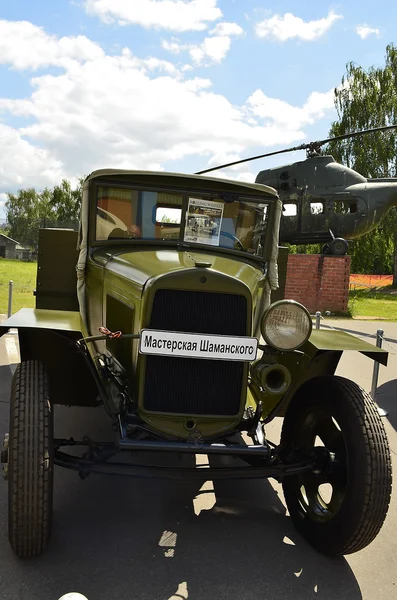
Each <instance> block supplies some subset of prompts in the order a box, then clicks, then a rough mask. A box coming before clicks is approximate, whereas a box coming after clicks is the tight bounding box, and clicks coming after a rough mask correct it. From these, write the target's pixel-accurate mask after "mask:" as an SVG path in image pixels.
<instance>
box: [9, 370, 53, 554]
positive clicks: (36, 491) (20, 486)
mask: <svg viewBox="0 0 397 600" xmlns="http://www.w3.org/2000/svg"><path fill="white" fill-rule="evenodd" d="M10 404H11V405H10V438H9V454H8V535H9V540H10V544H11V547H12V549H13V550H14V552H15V554H17V556H19V557H20V558H30V557H33V556H38V555H39V554H41V553H42V552H43V550H44V549H45V547H46V546H47V543H48V541H49V539H50V535H51V523H52V499H53V474H54V454H53V415H52V406H51V404H50V400H49V395H48V381H47V377H46V373H45V368H44V365H43V364H42V363H40V362H38V361H25V362H22V363H21V364H20V365H19V366H18V367H17V369H16V371H15V373H14V377H13V380H12V385H11V400H10Z"/></svg>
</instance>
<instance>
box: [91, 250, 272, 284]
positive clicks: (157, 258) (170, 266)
mask: <svg viewBox="0 0 397 600" xmlns="http://www.w3.org/2000/svg"><path fill="white" fill-rule="evenodd" d="M94 260H95V261H96V262H98V263H100V264H102V265H103V266H105V269H106V272H107V273H108V274H109V275H110V274H111V273H112V274H115V275H119V276H121V277H123V278H125V279H127V280H130V281H132V282H134V284H135V286H136V287H140V288H141V289H143V288H144V286H145V284H146V283H147V281H148V280H149V279H152V278H157V277H160V276H161V275H165V274H167V275H168V274H169V273H172V272H176V271H182V270H191V269H195V268H201V269H210V270H211V271H216V272H218V273H222V274H223V275H226V276H229V277H233V278H236V279H238V280H240V281H242V282H244V283H245V284H246V285H247V286H248V287H249V288H250V289H251V291H253V290H254V289H255V288H256V286H257V284H258V281H259V280H260V279H262V278H263V275H264V269H263V267H261V266H260V265H259V264H258V266H257V267H256V266H254V265H252V264H249V263H246V262H243V261H242V260H240V259H237V258H234V257H232V256H228V257H227V258H226V257H224V256H218V255H214V254H210V253H204V252H194V251H186V250H185V251H179V250H174V249H161V250H138V249H137V250H136V251H133V252H120V253H119V254H117V255H115V254H114V250H113V251H111V252H109V251H108V250H106V251H100V252H97V253H95V256H94ZM105 277H106V275H105Z"/></svg>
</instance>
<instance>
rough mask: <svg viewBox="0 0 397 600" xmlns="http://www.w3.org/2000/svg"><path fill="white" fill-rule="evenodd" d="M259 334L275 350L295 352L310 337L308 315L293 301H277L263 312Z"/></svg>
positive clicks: (310, 321) (310, 323)
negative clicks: (260, 333)
mask: <svg viewBox="0 0 397 600" xmlns="http://www.w3.org/2000/svg"><path fill="white" fill-rule="evenodd" d="M261 332H262V336H263V338H264V340H265V341H266V342H267V343H268V344H269V345H270V346H273V347H274V348H276V349H277V350H295V349H296V348H299V346H302V344H304V343H305V342H306V341H307V340H308V339H309V337H310V334H311V332H312V320H311V317H310V313H309V311H308V310H307V309H306V308H305V307H304V306H302V304H299V302H295V300H279V301H278V302H274V304H272V305H271V306H269V308H268V309H267V310H266V311H265V313H264V315H263V317H262V321H261Z"/></svg>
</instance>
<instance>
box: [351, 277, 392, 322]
mask: <svg viewBox="0 0 397 600" xmlns="http://www.w3.org/2000/svg"><path fill="white" fill-rule="evenodd" d="M349 311H350V313H351V315H352V316H353V317H355V318H356V319H358V318H360V317H364V318H367V319H368V318H373V319H385V320H387V321H397V289H396V288H393V287H392V286H385V287H382V288H378V289H376V290H374V289H370V290H362V289H359V290H355V291H351V292H350V294H349Z"/></svg>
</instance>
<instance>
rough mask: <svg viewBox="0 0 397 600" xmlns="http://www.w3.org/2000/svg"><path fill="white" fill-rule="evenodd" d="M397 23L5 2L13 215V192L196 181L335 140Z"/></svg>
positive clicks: (1, 29)
mask: <svg viewBox="0 0 397 600" xmlns="http://www.w3.org/2000/svg"><path fill="white" fill-rule="evenodd" d="M396 19H397V4H396V5H394V3H391V2H390V0H389V1H388V2H386V1H384V0H380V1H378V2H377V3H367V4H366V5H363V3H361V2H358V1H356V0H350V1H349V2H339V3H331V2H323V1H320V2H315V3H314V2H307V1H306V2H303V1H301V0H296V1H295V2H292V1H290V2H288V1H285V2H280V1H277V2H275V1H271V2H263V1H261V0H244V1H242V0H235V1H233V0H72V1H70V0H56V1H55V2H54V0H35V1H34V2H31V1H28V0H13V1H12V2H9V1H8V0H7V1H6V0H0V143H1V146H0V148H1V150H0V218H4V216H5V213H4V201H5V198H6V193H7V192H15V191H16V190H17V189H21V188H23V187H29V186H34V187H36V188H38V189H42V188H43V187H45V186H52V185H54V184H57V183H59V182H60V180H61V179H62V178H63V177H66V178H68V179H70V180H72V181H75V180H76V179H77V178H78V177H80V176H82V175H86V174H88V173H89V172H90V171H92V170H94V169H97V168H105V167H120V168H131V169H156V170H164V169H165V170H170V171H181V172H194V171H197V170H200V169H204V168H206V167H210V166H214V165H216V164H219V163H223V162H228V161H231V160H235V159H238V158H242V157H245V156H249V155H255V154H259V153H262V152H266V151H269V152H270V151H273V150H275V149H277V148H283V147H286V146H295V145H297V144H300V143H302V142H305V141H310V140H313V139H321V138H324V137H326V136H327V134H328V131H329V128H330V124H331V122H332V120H333V119H335V110H334V108H333V92H332V91H333V88H334V87H335V86H338V85H339V84H340V81H341V77H342V75H343V74H344V72H345V66H346V63H348V62H350V61H353V62H356V63H358V64H360V65H362V66H363V67H364V68H367V67H368V66H370V65H381V64H383V60H384V54H385V49H386V45H387V44H389V43H392V42H395V41H396V40H395V37H396V33H395V26H394V25H393V24H394V23H395V22H396ZM296 158H304V153H303V152H301V153H294V154H291V155H288V159H287V160H286V158H285V156H284V157H282V156H281V157H276V158H272V159H267V160H265V161H256V162H252V163H248V164H245V165H241V166H240V167H238V168H233V169H227V170H225V171H223V172H221V171H220V172H218V175H219V176H227V177H231V178H235V179H242V180H247V181H253V180H254V179H255V175H256V173H257V172H258V171H260V170H261V169H263V168H266V167H270V166H274V165H277V164H283V163H284V162H290V161H291V160H294V159H296Z"/></svg>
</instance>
